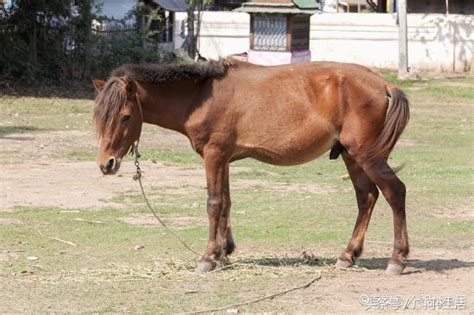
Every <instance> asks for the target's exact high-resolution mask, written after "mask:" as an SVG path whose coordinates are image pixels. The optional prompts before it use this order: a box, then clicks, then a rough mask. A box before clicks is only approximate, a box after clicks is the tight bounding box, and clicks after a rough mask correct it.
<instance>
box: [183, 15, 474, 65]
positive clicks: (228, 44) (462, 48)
mask: <svg viewBox="0 0 474 315" xmlns="http://www.w3.org/2000/svg"><path fill="white" fill-rule="evenodd" d="M185 19H186V14H185V13H178V14H177V18H176V23H177V25H176V27H175V30H176V32H177V36H176V37H175V38H176V39H177V42H176V47H180V45H181V44H182V39H181V41H180V38H179V33H180V31H181V24H180V23H181V21H184V20H185ZM202 21H203V22H202V29H201V36H200V38H199V42H198V49H199V51H200V53H201V54H202V55H203V56H205V57H207V58H213V59H215V58H218V57H224V56H228V55H231V54H237V53H242V52H246V51H247V50H248V49H249V21H250V19H249V15H248V14H246V13H236V12H204V14H203V18H202ZM310 39H311V42H310V48H311V54H312V60H333V61H344V62H354V63H359V64H363V65H366V66H370V67H379V68H393V69H395V68H397V65H398V27H397V25H396V19H395V16H392V15H390V14H357V13H341V14H336V13H334V14H332V13H324V14H315V15H313V16H312V18H311V33H310ZM408 40H409V43H408V55H409V66H410V67H411V68H412V69H417V70H434V71H444V72H451V71H469V70H470V69H471V63H472V60H473V56H474V53H473V50H474V16H473V15H449V16H445V15H441V14H410V15H408ZM472 66H473V67H474V65H472Z"/></svg>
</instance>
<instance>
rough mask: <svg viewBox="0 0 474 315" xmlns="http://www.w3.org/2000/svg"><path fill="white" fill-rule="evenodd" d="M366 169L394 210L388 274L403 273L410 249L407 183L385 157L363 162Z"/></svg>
mask: <svg viewBox="0 0 474 315" xmlns="http://www.w3.org/2000/svg"><path fill="white" fill-rule="evenodd" d="M362 167H363V169H364V171H365V172H366V173H367V175H368V176H369V177H370V179H371V180H372V181H373V182H374V183H375V184H376V185H377V187H378V188H379V189H380V191H381V192H382V194H383V195H384V197H385V199H386V200H387V202H388V204H389V205H390V207H391V208H392V212H393V227H394V245H393V252H392V256H391V258H390V260H389V262H388V266H387V269H386V273H387V274H401V273H402V272H403V270H404V269H405V263H404V260H405V258H406V257H407V256H408V253H409V251H410V249H409V245H408V233H407V225H406V214H405V197H406V187H405V184H403V182H402V181H401V180H400V179H399V178H398V177H397V175H396V174H395V172H394V171H393V170H392V169H391V168H390V166H388V164H387V161H386V160H385V159H380V160H378V161H373V162H371V161H368V162H365V163H363V164H362Z"/></svg>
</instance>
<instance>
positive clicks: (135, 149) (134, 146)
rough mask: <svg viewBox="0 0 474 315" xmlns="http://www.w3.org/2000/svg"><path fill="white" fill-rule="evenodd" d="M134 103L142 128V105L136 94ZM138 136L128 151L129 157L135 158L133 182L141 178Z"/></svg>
mask: <svg viewBox="0 0 474 315" xmlns="http://www.w3.org/2000/svg"><path fill="white" fill-rule="evenodd" d="M135 102H136V103H137V105H138V111H139V112H140V118H141V121H142V126H143V122H144V121H143V109H142V103H141V102H140V98H139V97H138V93H135ZM140 136H141V131H140ZM140 136H138V139H137V140H135V141H134V142H133V143H132V148H131V149H130V155H131V156H133V157H135V167H136V169H137V171H136V173H135V175H133V179H134V180H139V179H140V178H141V177H142V170H141V168H140V162H139V161H138V159H139V158H140V156H141V155H140V152H138V144H139V143H140Z"/></svg>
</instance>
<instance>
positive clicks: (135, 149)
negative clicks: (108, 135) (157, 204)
mask: <svg viewBox="0 0 474 315" xmlns="http://www.w3.org/2000/svg"><path fill="white" fill-rule="evenodd" d="M136 101H137V104H138V108H139V110H140V115H141V116H142V123H143V112H142V105H141V103H140V100H139V98H138V96H136ZM139 142H140V138H138V140H137V141H135V142H134V143H133V144H132V150H131V151H130V153H131V154H132V155H133V156H134V157H135V168H136V172H135V175H133V180H135V181H138V184H139V185H140V190H141V192H142V196H143V200H145V203H146V205H147V207H148V209H150V211H151V213H152V214H153V216H154V217H155V218H156V219H157V220H158V222H160V224H161V225H162V226H163V227H164V228H165V229H166V231H167V232H168V233H170V234H171V235H172V236H174V238H175V239H176V240H178V242H180V243H181V244H182V245H183V246H184V247H186V248H187V249H188V250H189V251H191V252H193V253H194V254H196V255H198V256H201V255H202V254H201V253H199V252H198V251H196V250H195V249H193V248H192V247H191V246H189V245H188V244H186V242H185V241H183V239H182V238H181V237H179V235H178V234H176V233H175V232H174V231H173V230H171V229H170V228H169V227H168V226H167V225H166V224H165V222H163V220H161V218H160V217H159V216H158V214H157V213H156V211H155V210H154V209H153V207H152V206H151V204H150V201H148V198H147V196H146V193H145V190H144V189H143V184H142V170H141V168H140V161H139V160H138V159H139V158H140V153H139V152H138V144H139Z"/></svg>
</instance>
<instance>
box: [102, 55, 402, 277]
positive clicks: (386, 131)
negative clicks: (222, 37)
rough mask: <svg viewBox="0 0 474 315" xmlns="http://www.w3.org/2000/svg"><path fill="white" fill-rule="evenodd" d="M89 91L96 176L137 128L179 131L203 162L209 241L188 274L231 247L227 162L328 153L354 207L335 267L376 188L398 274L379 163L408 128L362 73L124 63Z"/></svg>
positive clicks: (398, 212)
mask: <svg viewBox="0 0 474 315" xmlns="http://www.w3.org/2000/svg"><path fill="white" fill-rule="evenodd" d="M94 85H95V87H96V88H97V90H98V91H99V93H98V96H97V98H96V100H95V108H94V116H93V117H94V122H95V125H96V128H97V132H98V135H99V138H100V152H99V155H98V158H97V163H98V165H99V167H100V169H101V171H102V172H103V173H104V174H115V173H116V172H117V170H118V169H119V166H120V162H121V159H122V157H123V156H124V155H125V154H126V153H127V151H128V150H129V149H130V148H131V147H132V146H133V144H134V142H135V141H136V140H137V139H138V138H139V137H140V133H141V128H142V123H143V122H146V123H150V124H154V125H158V126H161V127H163V128H168V129H172V130H175V131H178V132H180V133H182V134H184V135H185V136H187V137H188V138H189V140H190V142H191V145H192V147H193V149H194V150H195V151H196V152H197V153H198V154H199V155H200V156H201V157H202V158H203V159H204V165H205V170H206V180H207V193H208V199H207V213H208V217H209V242H208V245H207V249H206V251H205V253H204V255H203V256H202V258H201V259H200V261H199V262H198V266H197V270H198V271H201V272H206V271H209V270H212V269H213V268H214V267H215V266H216V261H218V260H222V261H226V260H227V255H229V254H231V253H232V252H233V251H234V248H235V244H234V241H233V238H232V232H231V225H230V207H231V201H230V191H229V163H231V162H232V161H236V160H240V159H243V158H247V157H251V158H254V159H257V160H259V161H262V162H265V163H271V164H275V165H296V164H301V163H305V162H308V161H311V160H313V159H315V158H317V157H319V156H321V155H322V154H324V153H325V152H327V151H328V150H331V152H330V158H332V159H334V158H337V157H338V156H339V155H341V156H342V159H343V160H344V163H345V164H346V167H347V170H348V172H349V175H350V178H351V180H352V183H353V185H354V189H355V193H356V197H357V204H358V207H359V214H358V217H357V221H356V223H355V228H354V231H353V233H352V238H351V240H350V241H349V244H348V245H347V248H346V249H345V251H344V252H343V253H342V254H341V256H340V257H339V259H338V262H337V264H336V265H337V267H348V266H351V265H352V264H353V263H354V261H355V259H356V258H357V257H359V256H360V255H361V253H362V248H363V243H364V236H365V232H366V230H367V226H368V225H369V221H370V217H371V214H372V210H373V208H374V205H375V202H376V201H377V197H378V195H379V192H378V189H380V191H381V192H382V194H383V195H384V197H385V198H386V200H387V201H388V203H389V204H390V206H391V208H392V210H393V222H394V230H395V234H394V248H393V253H392V256H391V258H390V260H389V263H388V267H387V273H391V274H400V273H402V271H403V269H404V267H405V264H404V259H405V257H406V256H407V255H408V251H409V247H408V236H407V228H406V219H405V185H404V184H403V183H402V182H401V181H400V179H398V177H397V176H396V175H395V173H394V171H393V170H392V169H391V168H390V167H389V166H388V164H387V158H388V156H389V154H390V152H391V151H392V149H393V147H394V145H395V143H396V142H397V140H398V138H399V136H400V134H401V133H402V131H403V129H404V128H405V126H406V124H407V122H408V119H409V109H408V101H407V98H406V96H405V94H404V93H403V92H402V91H401V90H399V89H398V88H396V87H395V86H393V85H391V84H389V83H388V82H386V81H385V80H384V79H383V78H381V77H380V76H378V75H377V74H375V73H374V72H372V71H371V70H369V69H367V68H365V67H362V66H359V65H354V64H343V63H333V62H314V63H309V64H297V65H284V66H274V67H263V66H257V65H252V64H249V63H245V62H238V61H232V60H230V59H224V60H219V61H210V62H205V63H196V64H184V65H171V64H168V65H151V64H150V65H125V66H122V67H120V68H118V69H116V70H115V71H113V73H112V75H111V77H110V78H109V79H108V81H107V82H104V81H101V80H95V81H94ZM377 188H378V189H377Z"/></svg>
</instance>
